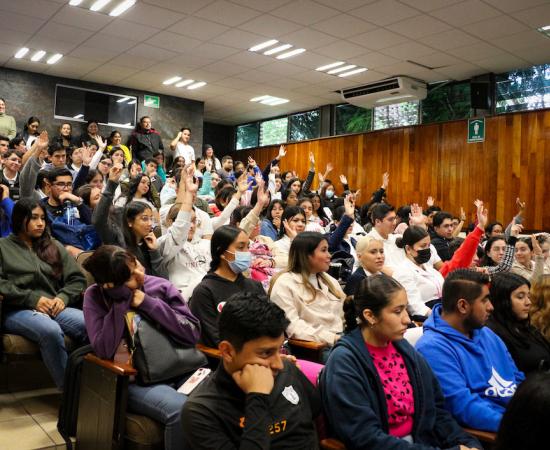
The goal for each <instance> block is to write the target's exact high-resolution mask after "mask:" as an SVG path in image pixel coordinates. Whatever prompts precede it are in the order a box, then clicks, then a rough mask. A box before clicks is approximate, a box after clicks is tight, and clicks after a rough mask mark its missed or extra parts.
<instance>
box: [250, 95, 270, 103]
mask: <svg viewBox="0 0 550 450" xmlns="http://www.w3.org/2000/svg"><path fill="white" fill-rule="evenodd" d="M266 98H273V97H271V95H260V96H259V97H254V98H251V99H250V101H251V102H259V101H261V100H265V99H266Z"/></svg>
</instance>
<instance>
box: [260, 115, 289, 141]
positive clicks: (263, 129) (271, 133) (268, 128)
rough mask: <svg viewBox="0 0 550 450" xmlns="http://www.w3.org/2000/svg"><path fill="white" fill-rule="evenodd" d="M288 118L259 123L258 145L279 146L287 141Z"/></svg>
mask: <svg viewBox="0 0 550 450" xmlns="http://www.w3.org/2000/svg"><path fill="white" fill-rule="evenodd" d="M287 130H288V117H281V118H279V119H273V120H266V121H264V122H261V123H260V145H273V144H280V143H282V142H286V141H287Z"/></svg>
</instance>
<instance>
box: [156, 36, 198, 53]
mask: <svg viewBox="0 0 550 450" xmlns="http://www.w3.org/2000/svg"><path fill="white" fill-rule="evenodd" d="M147 43H148V44H151V45H154V46H156V47H160V48H164V49H166V50H174V51H177V52H179V53H183V52H186V51H189V50H192V49H194V48H196V47H198V46H199V45H200V44H201V43H202V41H199V40H198V39H193V38H190V37H187V36H182V35H181V34H177V33H171V32H169V31H161V32H160V33H158V34H156V35H155V36H153V37H152V38H150V39H149V40H148V41H147Z"/></svg>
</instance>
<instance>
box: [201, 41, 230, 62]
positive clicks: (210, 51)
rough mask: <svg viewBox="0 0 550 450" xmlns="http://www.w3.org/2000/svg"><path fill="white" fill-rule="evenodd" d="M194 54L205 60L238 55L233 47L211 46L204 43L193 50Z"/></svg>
mask: <svg viewBox="0 0 550 450" xmlns="http://www.w3.org/2000/svg"><path fill="white" fill-rule="evenodd" d="M193 52H194V53H197V54H199V55H202V56H204V57H205V58H212V59H222V58H227V57H228V56H231V55H234V54H236V53H239V51H238V50H237V49H235V48H233V47H226V46H225V45H218V44H211V43H210V42H206V43H205V44H201V45H199V46H198V47H196V48H194V49H193Z"/></svg>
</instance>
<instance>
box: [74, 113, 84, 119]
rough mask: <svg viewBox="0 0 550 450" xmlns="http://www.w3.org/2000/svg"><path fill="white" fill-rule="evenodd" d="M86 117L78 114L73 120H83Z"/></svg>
mask: <svg viewBox="0 0 550 450" xmlns="http://www.w3.org/2000/svg"><path fill="white" fill-rule="evenodd" d="M83 117H84V114H77V115H76V116H74V117H73V119H82V118H83Z"/></svg>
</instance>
